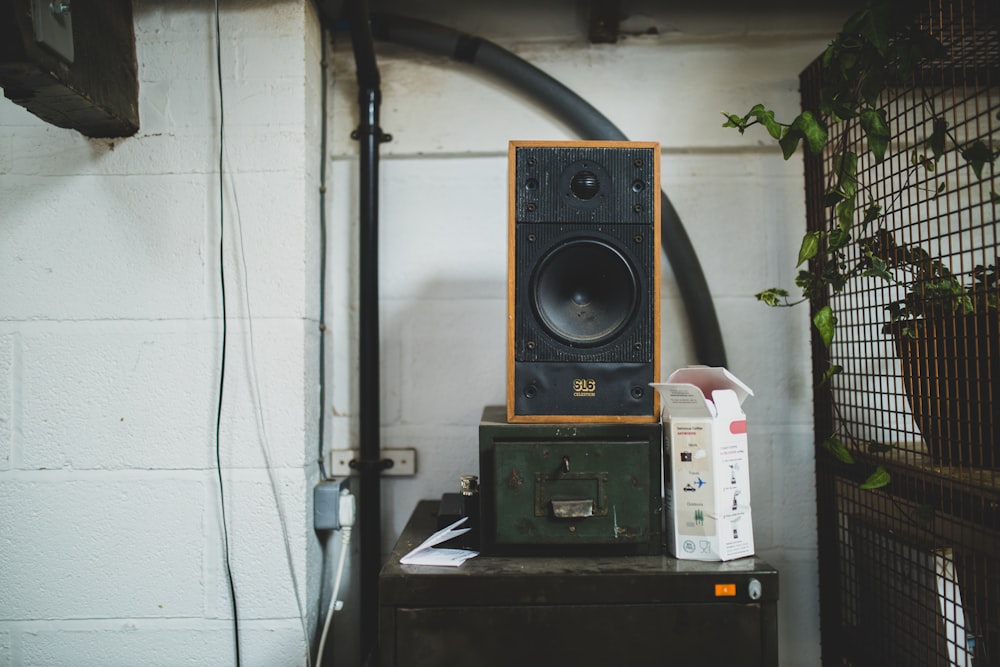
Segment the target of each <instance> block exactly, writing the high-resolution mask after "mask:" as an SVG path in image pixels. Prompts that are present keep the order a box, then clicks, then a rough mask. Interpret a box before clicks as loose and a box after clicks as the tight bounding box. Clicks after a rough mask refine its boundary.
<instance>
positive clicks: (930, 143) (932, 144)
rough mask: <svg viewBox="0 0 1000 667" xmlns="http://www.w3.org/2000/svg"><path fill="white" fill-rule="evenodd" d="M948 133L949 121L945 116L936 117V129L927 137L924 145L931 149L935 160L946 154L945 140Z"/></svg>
mask: <svg viewBox="0 0 1000 667" xmlns="http://www.w3.org/2000/svg"><path fill="white" fill-rule="evenodd" d="M947 133H948V121H946V120H944V119H943V118H935V119H934V130H933V132H931V136H929V137H927V141H925V142H924V145H926V146H927V147H928V148H930V149H931V154H932V155H933V156H934V159H935V160H937V159H938V158H939V157H941V156H942V155H944V140H945V137H946V136H947Z"/></svg>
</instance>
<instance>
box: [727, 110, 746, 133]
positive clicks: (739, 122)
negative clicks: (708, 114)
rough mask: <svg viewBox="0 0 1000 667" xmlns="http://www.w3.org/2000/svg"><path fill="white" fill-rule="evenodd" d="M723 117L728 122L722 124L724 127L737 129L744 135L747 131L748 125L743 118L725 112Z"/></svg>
mask: <svg viewBox="0 0 1000 667" xmlns="http://www.w3.org/2000/svg"><path fill="white" fill-rule="evenodd" d="M722 115H723V116H725V117H726V122H725V123H723V124H722V127H735V128H736V129H738V130H739V131H740V134H743V132H744V130H746V129H747V128H746V123H745V122H744V121H743V119H742V118H741V117H739V116H737V115H736V114H732V113H729V112H728V111H723V112H722Z"/></svg>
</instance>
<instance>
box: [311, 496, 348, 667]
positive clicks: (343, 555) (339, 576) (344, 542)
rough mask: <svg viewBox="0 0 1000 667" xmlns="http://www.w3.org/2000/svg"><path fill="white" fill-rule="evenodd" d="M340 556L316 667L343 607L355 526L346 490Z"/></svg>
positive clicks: (320, 663)
mask: <svg viewBox="0 0 1000 667" xmlns="http://www.w3.org/2000/svg"><path fill="white" fill-rule="evenodd" d="M339 509H340V540H341V547H340V557H339V559H338V560H337V573H336V575H335V576H334V579H333V590H332V591H331V593H330V603H329V605H328V606H327V609H326V618H325V619H324V621H323V633H322V634H321V635H320V640H319V648H318V649H317V650H316V667H322V665H323V652H324V651H325V650H326V638H327V635H328V634H329V632H330V626H331V625H332V622H333V613H334V612H335V611H339V610H340V609H341V608H342V604H343V603H340V604H339V605H338V602H339V601H338V599H337V598H339V597H340V585H341V582H342V581H343V579H344V563H345V561H346V560H347V553H348V551H349V550H350V547H351V532H352V529H353V527H354V515H355V501H354V496H353V495H352V494H351V492H350V491H348V490H346V489H345V490H344V491H341V493H340V508H339Z"/></svg>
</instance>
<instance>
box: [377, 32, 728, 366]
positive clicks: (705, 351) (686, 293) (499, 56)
mask: <svg viewBox="0 0 1000 667" xmlns="http://www.w3.org/2000/svg"><path fill="white" fill-rule="evenodd" d="M371 22H372V34H373V35H374V37H375V38H376V39H381V40H384V41H388V42H392V43H395V44H400V45H403V46H408V47H410V48H415V49H418V50H421V51H424V52H428V53H432V54H435V55H443V56H446V57H448V58H451V59H453V60H457V61H459V62H464V63H469V64H472V65H477V66H479V67H481V68H482V69H483V70H485V71H487V72H488V73H490V74H492V75H494V76H496V77H497V78H499V79H501V80H503V81H505V82H507V83H508V84H511V85H513V86H514V87H515V88H516V89H518V90H520V91H522V92H524V93H526V94H528V95H529V96H530V97H531V98H532V99H534V100H535V101H537V102H539V103H541V104H542V105H544V106H545V107H547V108H548V109H549V110H550V111H551V112H553V113H554V114H555V115H556V116H557V117H559V118H560V119H562V120H563V121H564V122H566V123H567V124H568V125H570V126H571V127H572V128H573V129H574V130H575V131H576V132H577V133H578V134H580V136H581V137H583V138H585V139H594V140H602V141H627V137H626V136H625V134H624V133H623V132H622V131H621V130H619V129H618V128H617V127H615V125H614V124H613V123H612V122H611V121H610V120H608V119H607V118H606V117H605V116H604V115H603V114H601V113H600V112H599V111H598V110H597V109H595V108H594V107H593V106H592V105H591V104H589V103H588V102H587V101H586V100H584V99H583V98H581V97H580V96H579V95H577V94H576V93H574V92H573V91H572V90H570V89H569V88H567V87H566V86H565V85H563V84H562V83H560V82H559V81H557V80H556V79H554V78H552V77H551V76H549V75H548V74H546V73H545V72H543V71H542V70H540V69H538V68H537V67H535V66H534V65H532V64H530V63H528V62H526V61H525V60H523V59H522V58H520V57H519V56H517V55H515V54H513V53H511V52H510V51H508V50H506V49H504V48H502V47H500V46H498V45H496V44H494V43H492V42H489V41H487V40H485V39H482V38H480V37H475V36H473V35H468V34H464V33H461V32H458V31H455V30H452V29H450V28H446V27H442V26H439V25H435V24H432V23H428V22H425V21H419V20H416V19H409V18H403V17H397V16H391V15H386V14H372V15H371ZM660 209H661V216H660V217H661V221H660V225H661V228H662V234H661V238H662V245H663V249H664V251H665V253H666V255H667V259H668V260H669V262H670V265H671V267H672V268H673V273H674V278H675V280H676V281H677V285H678V288H679V291H680V294H681V298H682V300H683V303H684V308H685V312H686V313H687V316H688V322H689V327H690V329H691V334H692V335H691V337H692V341H693V343H694V346H695V354H696V357H697V360H698V363H699V364H704V365H707V366H726V365H727V364H726V351H725V346H724V344H723V339H722V332H721V330H720V328H719V321H718V317H717V315H716V312H715V306H714V304H713V301H712V295H711V291H710V290H709V287H708V282H707V281H706V279H705V275H704V272H703V271H702V268H701V265H700V263H699V262H698V257H697V254H696V253H695V251H694V247H693V246H692V244H691V240H690V238H689V237H688V234H687V231H686V230H685V229H684V226H683V224H682V223H681V219H680V215H679V214H678V213H677V210H676V209H675V208H674V206H673V204H672V203H671V201H670V199H669V198H668V197H667V195H666V193H665V192H664V191H663V190H662V189H661V190H660Z"/></svg>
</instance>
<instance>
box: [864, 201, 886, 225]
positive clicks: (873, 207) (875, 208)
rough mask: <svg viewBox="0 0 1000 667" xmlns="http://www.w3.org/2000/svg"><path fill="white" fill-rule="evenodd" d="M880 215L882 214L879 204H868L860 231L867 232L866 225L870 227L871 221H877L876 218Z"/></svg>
mask: <svg viewBox="0 0 1000 667" xmlns="http://www.w3.org/2000/svg"><path fill="white" fill-rule="evenodd" d="M881 214H882V205H881V204H875V203H872V204H869V205H868V208H866V209H865V217H864V219H863V220H862V221H861V231H863V232H864V231H867V230H868V225H870V224H871V223H872V222H873V221H875V220H878V216H879V215H881Z"/></svg>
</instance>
